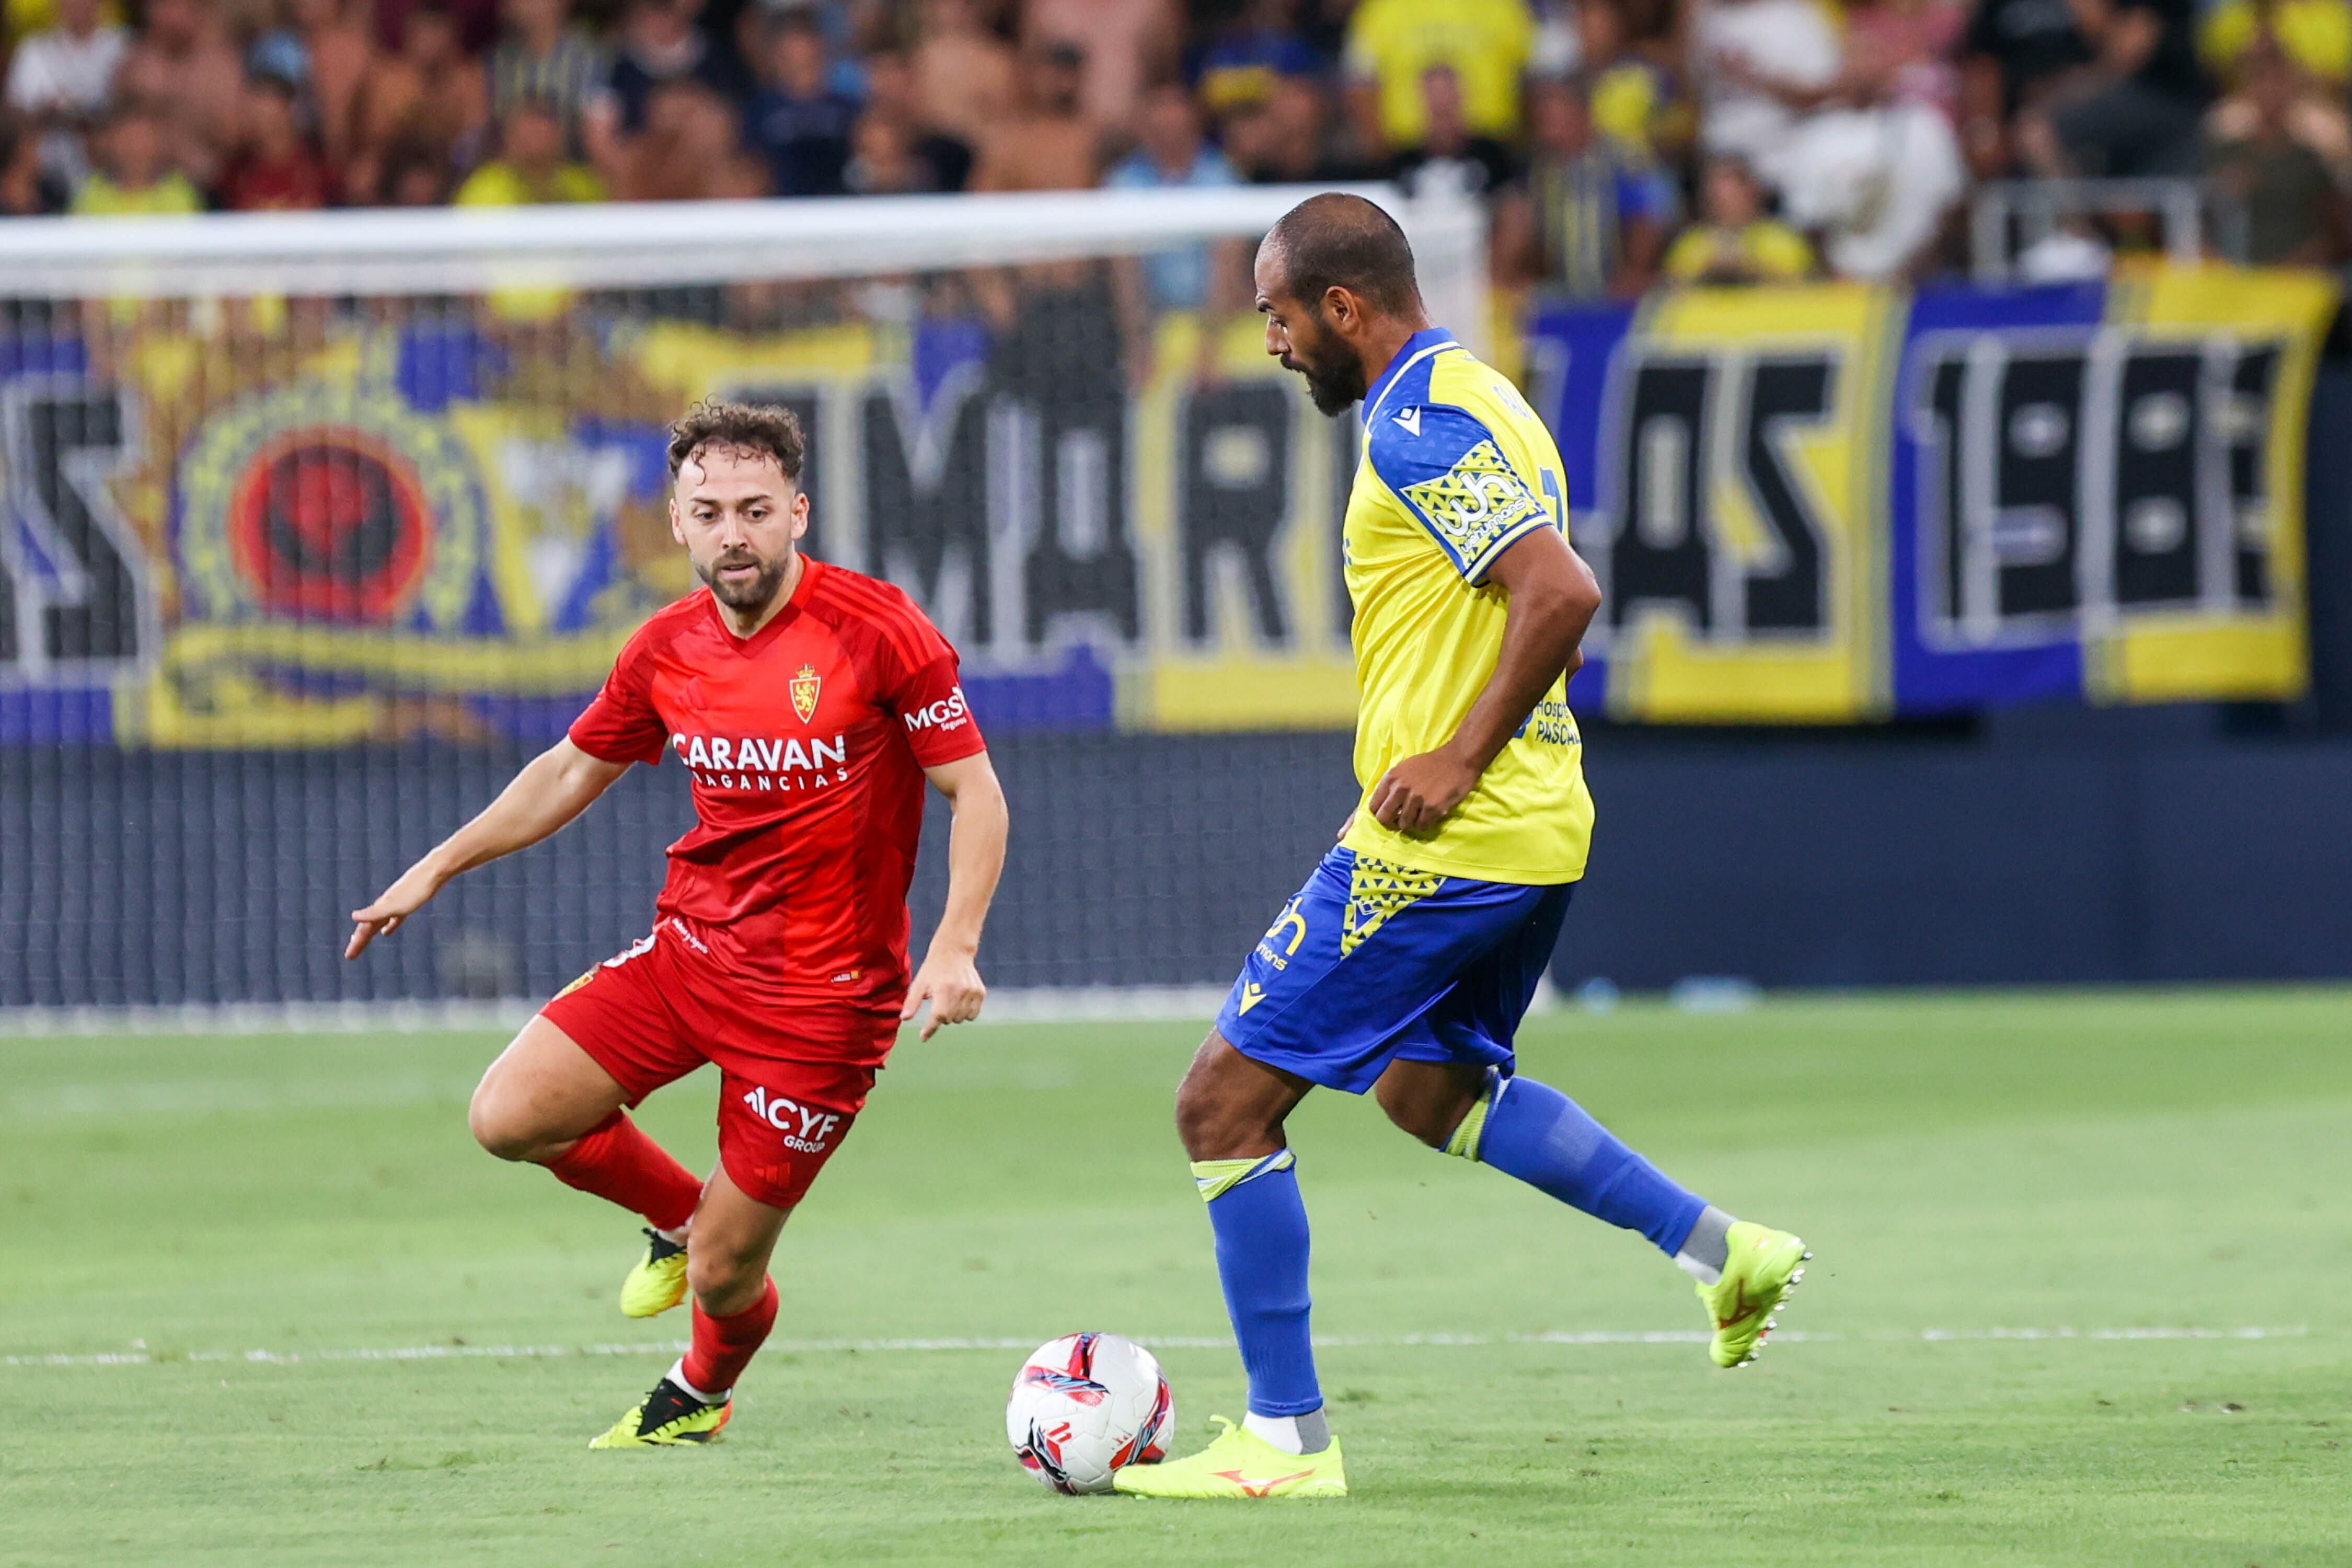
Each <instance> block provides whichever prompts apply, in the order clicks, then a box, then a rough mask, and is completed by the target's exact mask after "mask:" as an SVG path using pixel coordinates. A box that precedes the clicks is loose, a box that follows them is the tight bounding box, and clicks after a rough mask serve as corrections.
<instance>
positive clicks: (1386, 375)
mask: <svg viewBox="0 0 2352 1568" xmlns="http://www.w3.org/2000/svg"><path fill="white" fill-rule="evenodd" d="M1453 346H1454V334H1453V333H1452V332H1449V331H1446V330H1445V329H1444V327H1423V328H1422V329H1421V331H1417V332H1415V333H1413V335H1412V336H1411V337H1409V338H1407V339H1405V341H1404V346H1403V347H1402V348H1400V349H1399V350H1397V352H1396V357H1395V358H1394V359H1392V360H1391V361H1389V367H1388V369H1386V370H1384V371H1382V372H1381V374H1380V379H1379V380H1378V381H1375V382H1373V383H1372V384H1371V389H1370V391H1368V392H1366V393H1365V394H1364V428H1365V429H1367V430H1369V429H1370V428H1371V427H1372V416H1373V415H1375V414H1378V413H1379V412H1380V411H1381V399H1382V398H1383V397H1386V396H1387V395H1389V388H1391V386H1394V385H1395V384H1396V382H1397V377H1399V376H1401V375H1402V374H1404V373H1405V372H1407V371H1409V370H1411V369H1412V367H1413V366H1414V365H1417V364H1419V363H1421V362H1422V361H1423V360H1425V359H1427V358H1428V357H1429V356H1430V355H1432V354H1433V353H1437V351H1438V350H1440V349H1446V348H1452V347H1453Z"/></svg>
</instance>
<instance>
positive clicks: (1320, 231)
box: [1264, 191, 1421, 316]
mask: <svg viewBox="0 0 2352 1568" xmlns="http://www.w3.org/2000/svg"><path fill="white" fill-rule="evenodd" d="M1264 248H1265V252H1266V253H1267V256H1268V259H1270V260H1273V261H1274V262H1275V263H1276V268H1277V270H1278V271H1279V273H1280V275H1281V278H1282V281H1283V284H1284V290H1283V291H1284V292H1285V293H1287V294H1288V295H1290V296H1291V297H1292V298H1293V299H1295V300H1299V301H1301V302H1302V303H1305V304H1307V305H1310V306H1312V305H1315V304H1318V303H1319V302H1320V300H1322V298H1323V296H1324V294H1325V293H1326V292H1327V291H1328V290H1329V289H1335V288H1338V289H1347V290H1348V291H1349V293H1351V294H1353V295H1355V296H1356V297H1357V298H1358V299H1360V300H1362V301H1363V302H1364V303H1365V304H1366V305H1367V306H1369V307H1370V308H1371V309H1372V310H1378V311H1380V312H1381V313H1382V314H1384V315H1391V316H1407V315H1412V316H1417V315H1419V314H1420V313H1421V285H1420V284H1419V283H1417V282H1415V281H1414V279H1413V275H1412V246H1411V245H1409V244H1407V243H1406V241H1405V237H1404V230H1402V228H1399V227H1398V226H1397V221H1396V219H1394V218H1392V217H1391V216H1389V215H1388V214H1387V213H1385V212H1383V211H1381V208H1380V207H1379V206H1377V205H1374V204H1373V203H1370V202H1368V201H1366V200H1365V199H1364V198H1363V197H1361V196H1351V195H1345V194H1343V193H1341V192H1338V191H1328V192H1326V193H1325V194H1324V195H1319V196H1309V197H1307V199H1306V200H1305V201H1303V202H1301V203H1299V204H1298V205H1297V206H1295V207H1293V208H1291V209H1290V210H1289V211H1288V212H1286V213H1285V214H1283V215H1282V217H1281V219H1280V221H1279V222H1277V223H1276V225H1275V226H1274V228H1273V229H1272V231H1271V232H1269V233H1268V234H1267V235H1266V237H1265V247H1264Z"/></svg>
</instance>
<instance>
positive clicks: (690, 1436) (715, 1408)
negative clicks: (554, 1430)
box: [588, 1377, 735, 1448]
mask: <svg viewBox="0 0 2352 1568" xmlns="http://www.w3.org/2000/svg"><path fill="white" fill-rule="evenodd" d="M734 1413H735V1402H734V1401H733V1400H731V1399H722V1400H720V1401H719V1403H718V1404H716V1405H706V1404H704V1403H703V1402H702V1401H701V1400H699V1399H697V1398H696V1397H695V1396H694V1395H692V1394H688V1392H687V1391H686V1390H684V1389H683V1388H680V1387H679V1386H678V1385H677V1384H674V1383H672V1382H671V1381H670V1380H669V1379H668V1378H667V1377H665V1378H663V1379H662V1380H661V1381H660V1382H659V1383H656V1384H654V1391H653V1392H652V1393H651V1394H646V1396H645V1398H643V1399H641V1400H639V1401H638V1402H637V1407H636V1408H635V1410H632V1411H630V1412H629V1413H628V1414H627V1415H624V1416H622V1417H621V1418H620V1419H619V1420H618V1421H616V1422H614V1424H613V1429H612V1430H611V1431H609V1432H607V1433H605V1434H604V1436H601V1437H593V1438H591V1439H590V1440H589V1443H588V1446H589V1447H592V1448H667V1447H679V1446H682V1445H684V1444H688V1443H708V1442H709V1441H711V1440H712V1439H713V1438H715V1437H717V1436H719V1428H720V1427H721V1426H726V1425H727V1418H728V1417H729V1416H730V1415H733V1414H734Z"/></svg>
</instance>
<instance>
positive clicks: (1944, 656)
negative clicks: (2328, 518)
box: [1528, 268, 2336, 723]
mask: <svg viewBox="0 0 2352 1568" xmlns="http://www.w3.org/2000/svg"><path fill="white" fill-rule="evenodd" d="M2335 307H2336V289H2335V285H2334V284H2333V283H2332V282H2331V281H2329V280H2327V279H2323V278H2318V277H2315V276H2312V275H2307V274H2300V273H2259V272H2245V271H2232V270H2225V269H2221V268H2213V269H2207V270H2179V271H2166V270H2151V271H2148V272H2145V273H2133V274H2128V275H2124V276H2120V277H2118V279H2116V280H2115V281H2113V282H2110V283H2105V284H2081V285H2067V286H2059V287H2047V288H2033V289H2013V290H1983V289H1971V288H1942V289H1922V290H1920V291H1918V292H1917V293H1916V294H1906V293H1900V292H1895V291H1891V290H1884V289H1868V288H1864V287H1860V286H1855V285H1843V284H1827V285H1820V286H1814V287H1808V288H1801V289H1756V290H1696V291H1692V292H1687V293H1681V294H1673V295H1661V296H1656V297H1654V298H1653V299H1651V300H1648V301H1646V302H1645V303H1643V305H1642V306H1640V307H1638V308H1629V307H1623V306H1603V307H1599V308H1594V309H1584V310H1558V311H1552V312H1548V313H1545V314H1543V315H1541V316H1540V317H1539V318H1538V320H1537V321H1536V322H1535V324H1534V329H1533V331H1532V332H1531V334H1530V338H1529V342H1528V373H1529V375H1530V378H1531V379H1532V380H1534V381H1535V383H1536V384H1537V388H1538V408H1541V409H1543V410H1545V411H1546V412H1547V414H1548V415H1549V416H1550V417H1551V418H1552V420H1553V424H1554V428H1555V431H1556V433H1557V434H1558V437H1559V445H1560V448H1561V452H1562V455H1563V457H1565V458H1566V459H1567V460H1568V462H1569V464H1570V490H1571V493H1572V494H1573V495H1574V496H1575V497H1576V498H1577V502H1578V504H1577V505H1576V506H1575V507H1574V508H1573V509H1572V521H1571V529H1572V531H1573V533H1574V536H1575V539H1576V541H1577V544H1578V547H1579V549H1580V550H1581V551H1582V552H1583V553H1584V554H1585V555H1586V556H1587V557H1588V558H1590V559H1591V561H1592V562H1593V563H1594V566H1595V568H1596V569H1597V570H1598V571H1599V572H1600V574H1601V578H1602V582H1603V584H1604V586H1605V587H1606V589H1607V590H1608V603H1607V607H1606V608H1605V609H1604V611H1603V615H1602V622H1601V626H1599V628H1598V629H1597V633H1596V636H1595V637H1593V638H1592V639H1591V643H1590V645H1589V646H1590V647H1591V653H1592V662H1593V664H1594V665H1595V666H1596V667H1597V668H1595V670H1594V672H1593V673H1592V674H1591V675H1588V676H1586V677H1584V678H1581V679H1580V683H1579V685H1580V691H1583V692H1591V691H1593V690H1595V689H1598V690H1599V691H1600V692H1601V696H1602V700H1604V701H1605V703H1606V705H1607V709H1608V710H1609V711H1610V712H1611V713H1612V714H1613V715H1615V716H1617V717H1621V718H1625V719H1633V720H1644V721H1659V722H1677V721H1712V722H1751V723H1752V722H1781V721H1805V722H1823V721H1857V720H1869V719H1877V718H1884V717H1887V716H1889V715H1894V714H1932V713H1944V712H1953V711H1962V710H1969V709H1973V708H1979V707H1983V706H1987V705H1991V704H1999V703H2009V702H2018V701H2024V700H2033V699H2039V698H2050V697H2073V698H2075V699H2078V700H2088V701H2093V702H2160V701H2179V700H2212V699H2223V698H2252V697H2270V698H2290V697H2294V696H2296V695H2298V694H2299V693H2300V692H2301V691H2302V690H2303V689H2304V685H2305V679H2306V658H2305V632H2304V595H2303V475H2304V464H2305V441H2306V425H2307V419H2308V414H2309V408H2310V398H2311V383H2312V376H2313V374H2314V369H2315V363H2316V361H2317V357H2318V351H2319V343H2320V339H2321V336H2322V335H2323V333H2324V332H2325V331H2326V326H2327V323H2328V320H2329V318H2330V316H2331V315H2332V313H2333V311H2334V310H2335ZM1588 700H1590V699H1589V698H1588Z"/></svg>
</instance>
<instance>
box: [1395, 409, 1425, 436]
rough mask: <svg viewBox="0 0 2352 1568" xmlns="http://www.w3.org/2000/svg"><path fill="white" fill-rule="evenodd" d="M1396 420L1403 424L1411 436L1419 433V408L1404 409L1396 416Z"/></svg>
mask: <svg viewBox="0 0 2352 1568" xmlns="http://www.w3.org/2000/svg"><path fill="white" fill-rule="evenodd" d="M1396 422H1397V423H1398V424H1400V425H1402V426H1404V427H1405V430H1406V432H1407V433H1408V434H1411V435H1413V436H1419V435H1420V434H1421V410H1420V409H1418V408H1408V409H1406V410H1405V411H1404V412H1403V413H1402V414H1400V415H1398V416H1396Z"/></svg>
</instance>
